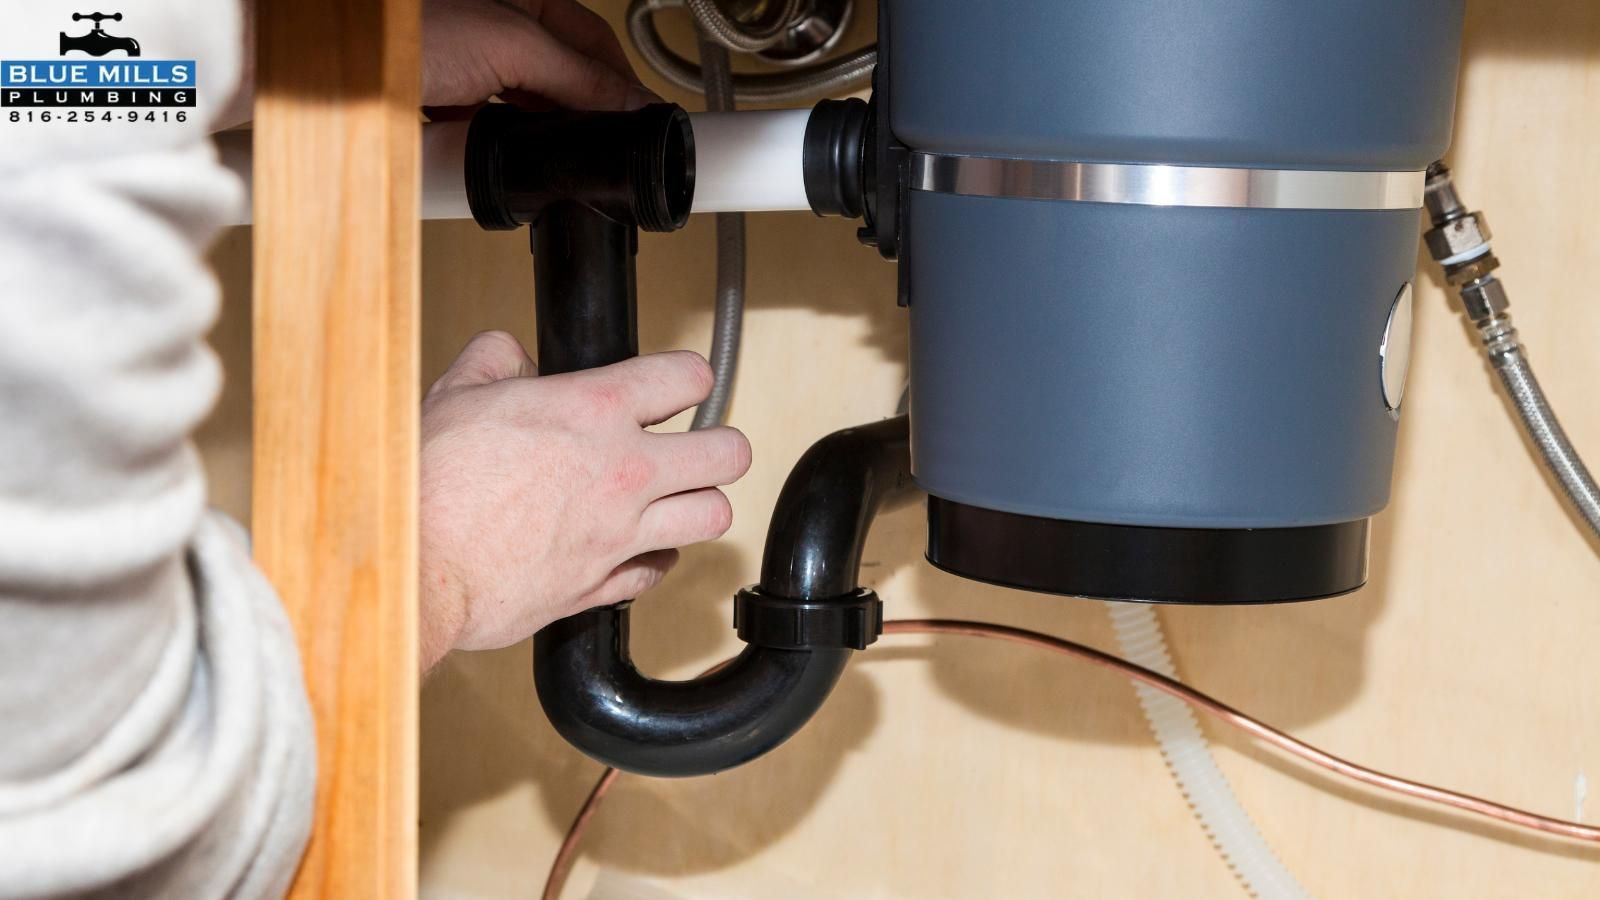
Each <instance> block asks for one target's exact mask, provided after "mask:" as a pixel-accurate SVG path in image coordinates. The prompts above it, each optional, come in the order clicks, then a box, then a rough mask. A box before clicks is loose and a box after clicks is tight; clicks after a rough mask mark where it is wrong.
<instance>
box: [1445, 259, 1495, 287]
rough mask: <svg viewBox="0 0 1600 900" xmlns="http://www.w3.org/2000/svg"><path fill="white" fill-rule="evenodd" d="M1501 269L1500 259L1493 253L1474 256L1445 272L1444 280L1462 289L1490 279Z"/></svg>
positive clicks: (1446, 269) (1448, 268) (1447, 268)
mask: <svg viewBox="0 0 1600 900" xmlns="http://www.w3.org/2000/svg"><path fill="white" fill-rule="evenodd" d="M1498 268H1500V258H1499V257H1497V256H1495V255H1494V254H1493V253H1485V254H1483V255H1482V256H1474V257H1473V258H1471V259H1469V260H1467V261H1466V262H1460V263H1456V264H1455V265H1453V266H1448V267H1446V268H1445V270H1444V280H1445V281H1447V282H1449V283H1450V284H1453V285H1455V286H1457V287H1460V286H1461V285H1464V284H1471V283H1472V282H1474V281H1478V280H1480V279H1484V278H1488V277H1489V274H1490V273H1491V272H1493V271H1494V270H1495V269H1498Z"/></svg>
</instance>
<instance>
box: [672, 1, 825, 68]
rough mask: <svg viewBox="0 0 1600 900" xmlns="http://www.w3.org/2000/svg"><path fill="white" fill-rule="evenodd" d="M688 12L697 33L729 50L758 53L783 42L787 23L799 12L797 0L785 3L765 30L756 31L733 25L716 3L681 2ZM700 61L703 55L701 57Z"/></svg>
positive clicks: (732, 21)
mask: <svg viewBox="0 0 1600 900" xmlns="http://www.w3.org/2000/svg"><path fill="white" fill-rule="evenodd" d="M684 5H685V6H687V7H688V8H689V13H690V14H691V15H693V16H694V20H695V22H696V23H698V24H699V26H700V30H701V31H703V32H705V33H706V34H707V35H710V36H711V38H712V39H713V40H715V41H716V42H717V43H719V44H721V45H722V46H724V47H726V48H728V49H729V50H737V51H739V52H740V53H760V52H761V51H762V50H765V49H767V48H768V47H772V46H775V45H777V44H778V43H779V42H780V41H782V40H783V35H784V31H785V30H787V29H788V27H789V22H790V20H791V19H793V18H794V17H795V16H796V15H798V14H799V12H800V0H786V2H785V3H784V5H783V9H782V10H780V11H779V12H778V14H777V15H775V16H773V17H772V24H771V25H769V26H768V27H766V28H765V29H755V28H750V27H748V26H745V25H742V24H740V23H738V22H735V21H734V20H733V19H730V18H728V17H727V16H726V15H724V14H723V12H722V10H720V9H718V8H717V4H716V0H684ZM700 58H701V59H702V60H704V59H705V57H704V56H701V57H700Z"/></svg>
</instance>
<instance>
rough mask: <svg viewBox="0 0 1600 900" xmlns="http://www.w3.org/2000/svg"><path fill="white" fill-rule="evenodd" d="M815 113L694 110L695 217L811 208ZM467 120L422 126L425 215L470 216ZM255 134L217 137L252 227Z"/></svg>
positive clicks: (238, 221) (243, 216)
mask: <svg viewBox="0 0 1600 900" xmlns="http://www.w3.org/2000/svg"><path fill="white" fill-rule="evenodd" d="M810 118H811V110H809V109H775V110H753V111H750V112H729V113H691V114H690V115H689V120H690V122H691V123H692V125H693V128H694V154H695V166H694V169H695V173H694V203H693V205H692V206H691V207H690V211H691V212H697V213H714V212H769V211H775V210H809V209H810V208H811V203H810V201H808V200H806V181H805V170H804V167H803V165H802V157H803V154H804V151H805V137H806V123H807V122H808V121H809V120H810ZM467 124H468V123H466V122H439V123H434V124H430V125H424V126H422V218H424V219H470V218H472V210H471V209H470V208H468V206H467V188H466V180H465V174H464V169H463V166H462V163H463V160H464V158H465V155H466V146H467ZM251 139H252V135H251V133H250V132H249V131H227V132H223V133H222V134H219V135H216V136H215V138H214V140H215V141H216V143H217V153H218V155H219V156H220V157H221V159H222V164H223V165H224V166H227V167H228V168H229V169H231V170H232V171H233V173H234V174H235V175H238V176H239V180H240V182H241V183H243V185H244V188H245V198H244V203H243V205H242V206H241V207H240V208H239V209H238V210H236V211H235V214H234V216H233V217H232V218H231V219H230V224H234V225H248V224H250V222H251V219H252V216H251V213H250V191H251V183H250V161H251Z"/></svg>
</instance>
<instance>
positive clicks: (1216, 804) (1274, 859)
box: [1106, 602, 1310, 900]
mask: <svg viewBox="0 0 1600 900" xmlns="http://www.w3.org/2000/svg"><path fill="white" fill-rule="evenodd" d="M1106 609H1107V610H1108V611H1109V612H1110V613H1111V627H1112V630H1114V631H1115V632H1116V635H1117V644H1118V645H1119V646H1120V647H1121V648H1122V656H1123V658H1124V659H1126V660H1128V661H1129V662H1132V663H1137V664H1139V665H1141V666H1144V667H1145V668H1146V669H1150V670H1152V671H1156V672H1160V673H1161V674H1162V675H1165V676H1167V677H1168V678H1177V677H1178V670H1177V667H1176V666H1174V665H1173V664H1172V654H1171V653H1170V652H1168V650H1167V639H1166V636H1165V635H1164V634H1163V633H1162V631H1161V620H1160V619H1157V618H1156V611H1155V608H1154V607H1153V606H1150V605H1148V604H1144V603H1122V602H1108V603H1107V604H1106ZM1134 690H1136V691H1137V692H1138V694H1139V705H1140V706H1141V707H1143V709H1144V717H1145V721H1146V722H1148V723H1149V725H1150V732H1151V733H1152V734H1154V735H1155V738H1156V743H1157V744H1158V745H1160V747H1161V755H1162V757H1163V758H1165V759H1166V761H1167V768H1168V769H1169V770H1171V772H1172V780H1173V781H1176V782H1177V783H1178V790H1180V791H1182V792H1183V796H1184V797H1185V798H1186V799H1187V800H1188V801H1189V808H1190V809H1191V810H1192V811H1193V812H1194V817H1195V818H1196V819H1197V820H1199V822H1200V827H1201V828H1202V829H1204V830H1205V833H1206V836H1207V837H1209V838H1211V844H1212V846H1213V847H1216V849H1217V853H1218V854H1220V855H1221V856H1222V859H1223V862H1226V863H1227V864H1228V867H1229V868H1231V869H1233V871H1234V874H1235V875H1237V876H1239V881H1240V882H1241V883H1243V884H1244V888H1245V890H1246V891H1248V892H1249V893H1250V894H1251V896H1254V897H1259V898H1261V900H1307V898H1308V897H1309V896H1310V895H1309V894H1307V893H1306V891H1305V888H1303V887H1301V886H1300V882H1298V881H1296V880H1295V877H1294V875H1293V874H1291V873H1290V872H1289V870H1288V869H1287V868H1286V867H1285V866H1284V864H1283V862H1282V861H1281V860H1279V859H1278V856H1277V854H1275V853H1273V852H1272V847H1271V846H1270V845H1268V844H1267V839H1266V838H1264V837H1262V835H1261V832H1260V831H1259V830H1258V829H1257V828H1256V823H1255V822H1254V821H1252V820H1251V818H1250V814H1249V813H1248V812H1246V811H1245V808H1244V807H1243V806H1242V805H1240V803H1239V798H1238V797H1236V796H1234V793H1233V786H1232V785H1230V784H1229V783H1228V777H1227V776H1226V775H1224V774H1222V770H1221V769H1219V768H1217V761H1216V759H1215V758H1214V757H1212V755H1211V748H1210V747H1209V746H1208V745H1207V744H1206V736H1205V733H1204V732H1202V731H1201V730H1200V723H1199V722H1197V721H1195V717H1194V710H1192V709H1190V708H1189V705H1188V704H1186V703H1184V702H1183V701H1182V700H1179V699H1178V698H1176V697H1173V696H1170V695H1168V694H1164V693H1162V692H1160V691H1158V690H1156V689H1155V688H1153V687H1150V686H1148V685H1144V684H1135V685H1134Z"/></svg>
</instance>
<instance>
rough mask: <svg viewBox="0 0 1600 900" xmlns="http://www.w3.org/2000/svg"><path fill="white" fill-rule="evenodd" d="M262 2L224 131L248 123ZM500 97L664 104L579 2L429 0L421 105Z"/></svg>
mask: <svg viewBox="0 0 1600 900" xmlns="http://www.w3.org/2000/svg"><path fill="white" fill-rule="evenodd" d="M257 2H259V0H246V3H245V23H246V27H245V34H244V39H245V47H244V50H245V52H244V65H243V73H242V75H241V81H240V84H239V88H238V90H237V91H236V92H235V94H234V97H233V100H232V101H231V102H230V103H229V105H228V107H227V108H226V109H225V110H224V111H222V113H221V114H220V115H219V116H218V118H217V121H216V122H214V123H213V127H214V128H215V129H216V130H218V131H222V130H225V129H228V128H231V127H234V126H236V125H240V124H242V123H244V122H248V121H249V120H250V116H251V112H252V110H251V106H252V103H253V101H254V97H255V63H254V60H255V36H254V32H255V15H256V9H255V7H256V5H257ZM498 96H507V97H510V98H512V99H514V100H516V101H517V102H519V103H522V104H524V105H554V106H562V107H566V108H568V109H637V108H639V107H641V106H644V105H645V104H647V103H654V102H657V101H658V100H659V98H658V97H656V95H654V94H652V93H650V92H649V91H648V90H645V88H644V87H643V86H642V85H640V84H639V79H638V77H637V76H636V75H635V74H634V72H633V68H632V67H631V66H630V65H629V64H628V57H627V54H625V53H623V51H622V44H621V43H619V42H618V41H617V36H616V34H615V33H614V32H612V30H611V26H610V25H608V24H606V21H605V19H602V18H601V17H600V16H598V15H596V14H595V13H593V12H591V11H590V10H588V9H586V8H584V7H583V6H581V5H579V3H578V2H577V0H423V3H422V105H423V106H425V107H431V108H434V109H446V108H449V107H474V106H477V105H478V104H480V103H484V102H486V101H488V99H489V98H490V97H498Z"/></svg>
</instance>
